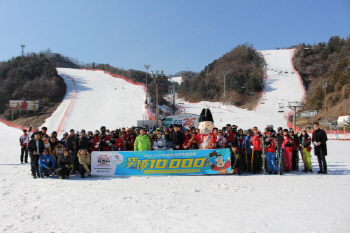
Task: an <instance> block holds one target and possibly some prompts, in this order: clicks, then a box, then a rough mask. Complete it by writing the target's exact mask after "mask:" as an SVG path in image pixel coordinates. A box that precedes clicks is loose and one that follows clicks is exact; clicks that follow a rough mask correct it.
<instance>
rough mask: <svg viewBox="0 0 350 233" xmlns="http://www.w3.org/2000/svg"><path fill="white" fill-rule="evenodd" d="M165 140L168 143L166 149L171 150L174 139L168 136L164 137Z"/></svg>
mask: <svg viewBox="0 0 350 233" xmlns="http://www.w3.org/2000/svg"><path fill="white" fill-rule="evenodd" d="M163 139H164V141H165V143H166V147H167V148H168V149H169V148H173V139H172V138H171V137H170V134H168V135H165V134H164V135H163Z"/></svg>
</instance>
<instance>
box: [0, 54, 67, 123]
mask: <svg viewBox="0 0 350 233" xmlns="http://www.w3.org/2000/svg"><path fill="white" fill-rule="evenodd" d="M65 93H66V85H65V83H64V81H63V80H62V78H61V77H60V76H58V74H57V72H56V69H55V67H54V66H53V65H52V63H51V62H50V61H49V60H48V59H47V58H46V57H45V56H44V55H43V54H40V55H37V54H34V53H33V54H30V55H28V56H23V57H16V58H12V59H10V60H9V61H7V62H2V63H0V96H1V98H0V114H4V117H5V118H6V119H9V117H10V112H9V111H6V110H7V109H8V108H9V106H8V104H9V100H31V101H39V109H42V108H44V107H45V106H48V105H50V104H55V103H58V102H60V101H61V100H62V98H63V96H64V95H65ZM39 111H40V110H39ZM15 116H16V114H15Z"/></svg>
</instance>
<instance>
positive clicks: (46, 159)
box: [38, 155, 56, 168]
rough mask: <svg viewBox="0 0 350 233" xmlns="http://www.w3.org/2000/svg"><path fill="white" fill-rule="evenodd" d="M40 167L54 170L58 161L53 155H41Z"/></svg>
mask: <svg viewBox="0 0 350 233" xmlns="http://www.w3.org/2000/svg"><path fill="white" fill-rule="evenodd" d="M38 162H39V166H41V167H44V168H47V167H50V168H54V167H55V165H56V161H55V160H54V159H53V158H52V156H51V155H40V157H39V161H38Z"/></svg>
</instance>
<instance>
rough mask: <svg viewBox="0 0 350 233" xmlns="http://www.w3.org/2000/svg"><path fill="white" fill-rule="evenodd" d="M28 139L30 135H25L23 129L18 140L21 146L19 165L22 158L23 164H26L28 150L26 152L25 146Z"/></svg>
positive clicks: (25, 131) (25, 132)
mask: <svg viewBox="0 0 350 233" xmlns="http://www.w3.org/2000/svg"><path fill="white" fill-rule="evenodd" d="M29 139H30V135H29V134H27V130H26V129H24V130H23V135H21V137H20V138H19V143H20V145H21V156H20V159H21V163H23V158H24V161H25V163H28V150H27V145H28V142H29Z"/></svg>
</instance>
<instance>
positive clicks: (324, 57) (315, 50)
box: [293, 36, 350, 110]
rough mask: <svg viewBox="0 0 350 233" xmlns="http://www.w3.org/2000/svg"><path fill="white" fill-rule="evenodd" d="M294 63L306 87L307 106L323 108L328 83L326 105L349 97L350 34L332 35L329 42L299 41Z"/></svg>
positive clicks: (332, 104)
mask: <svg viewBox="0 0 350 233" xmlns="http://www.w3.org/2000/svg"><path fill="white" fill-rule="evenodd" d="M297 47H298V49H297V50H296V53H295V56H294V59H293V63H294V67H295V68H296V70H298V72H299V74H300V76H301V78H302V80H303V84H304V86H305V88H306V90H307V95H306V107H307V108H308V109H315V110H320V109H322V108H323V107H324V103H325V92H324V89H323V84H324V83H327V100H326V103H327V106H330V107H331V106H334V105H336V104H338V103H340V102H341V101H343V100H345V99H347V98H349V96H350V37H348V38H347V39H344V38H340V37H339V36H333V37H331V38H330V39H329V41H328V43H326V42H321V43H318V44H314V45H310V44H307V45H305V44H299V45H298V46H297Z"/></svg>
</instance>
